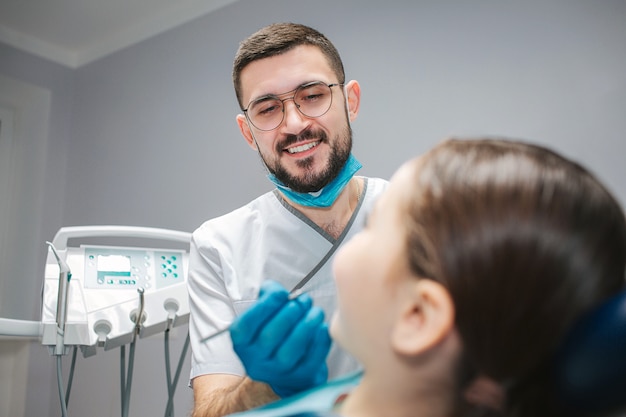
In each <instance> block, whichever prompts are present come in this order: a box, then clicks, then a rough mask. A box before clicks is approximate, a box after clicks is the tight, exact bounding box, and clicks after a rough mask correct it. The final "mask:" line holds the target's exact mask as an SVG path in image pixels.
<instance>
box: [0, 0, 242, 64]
mask: <svg viewBox="0 0 626 417" xmlns="http://www.w3.org/2000/svg"><path fill="white" fill-rule="evenodd" d="M235 1H237V0H0V42H4V43H6V44H9V45H11V46H13V47H15V48H18V49H20V50H23V51H26V52H30V53H32V54H35V55H38V56H40V57H43V58H47V59H50V60H52V61H55V62H57V63H60V64H63V65H65V66H68V67H70V68H77V67H80V66H81V65H84V64H87V63H89V62H91V61H94V60H96V59H98V58H101V57H103V56H105V55H108V54H110V53H112V52H115V51H117V50H119V49H122V48H124V47H127V46H130V45H132V44H134V43H136V42H139V41H142V40H144V39H147V38H150V37H152V36H154V35H156V34H158V33H161V32H163V31H166V30H168V29H171V28H174V27H176V26H178V25H181V24H183V23H186V22H188V21H190V20H192V19H194V18H196V17H200V16H202V15H205V14H206V13H209V12H211V11H214V10H216V9H219V8H220V7H222V6H225V5H227V4H230V3H234V2H235Z"/></svg>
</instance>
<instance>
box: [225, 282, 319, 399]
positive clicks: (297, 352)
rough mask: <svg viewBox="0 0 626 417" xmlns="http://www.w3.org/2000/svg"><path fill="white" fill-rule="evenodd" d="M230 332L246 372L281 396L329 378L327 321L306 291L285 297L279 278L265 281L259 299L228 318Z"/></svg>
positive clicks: (313, 385)
mask: <svg viewBox="0 0 626 417" xmlns="http://www.w3.org/2000/svg"><path fill="white" fill-rule="evenodd" d="M230 337H231V339H232V341H233V347H234V349H235V352H236V353H237V355H239V358H240V359H241V361H242V362H243V365H244V367H245V368H246V372H247V373H248V376H249V377H250V378H252V379H254V380H256V381H262V382H265V383H267V384H269V385H270V386H271V387H272V389H273V390H274V392H275V393H276V394H278V395H279V396H280V397H288V396H290V395H293V394H296V393H298V392H300V391H304V390H306V389H309V388H313V387H316V386H318V385H320V384H323V383H324V382H326V380H327V379H328V367H327V366H326V355H328V351H329V350H330V344H331V340H330V335H329V334H328V325H327V324H326V323H324V312H323V311H322V309H320V308H319V307H316V306H313V300H312V299H311V297H310V296H309V295H307V294H302V295H300V296H299V297H297V298H296V299H294V300H289V293H288V292H287V290H285V288H283V287H282V286H281V285H280V284H278V283H276V282H274V281H265V282H264V283H263V284H262V285H261V290H260V292H259V299H258V301H257V302H256V303H255V304H254V305H253V306H252V307H250V309H248V310H247V311H246V312H245V313H243V314H242V315H241V316H239V317H238V318H237V319H236V320H235V321H234V322H233V323H232V324H231V326H230Z"/></svg>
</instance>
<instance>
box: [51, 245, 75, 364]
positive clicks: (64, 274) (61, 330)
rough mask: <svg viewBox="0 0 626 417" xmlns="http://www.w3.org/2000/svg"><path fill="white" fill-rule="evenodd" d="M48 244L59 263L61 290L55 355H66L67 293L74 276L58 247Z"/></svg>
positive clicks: (58, 297)
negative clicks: (57, 249) (58, 251)
mask: <svg viewBox="0 0 626 417" xmlns="http://www.w3.org/2000/svg"><path fill="white" fill-rule="evenodd" d="M46 244H47V245H48V246H49V247H50V249H51V250H52V253H53V254H54V257H55V258H56V260H57V263H58V264H59V292H58V295H57V316H56V321H57V343H56V347H55V349H54V354H55V355H64V354H65V346H64V341H63V339H64V336H65V322H66V320H67V294H68V291H69V284H70V279H71V278H72V272H71V271H70V267H69V266H68V265H67V263H66V262H65V261H64V260H63V259H61V257H60V256H59V254H58V253H57V251H56V248H55V247H54V245H53V244H52V243H51V242H46Z"/></svg>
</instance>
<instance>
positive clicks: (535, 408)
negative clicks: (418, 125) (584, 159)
mask: <svg viewBox="0 0 626 417" xmlns="http://www.w3.org/2000/svg"><path fill="white" fill-rule="evenodd" d="M417 166H418V169H417V170H416V175H417V178H416V180H417V181H416V188H415V192H414V195H413V197H412V198H411V199H410V203H409V204H410V206H409V217H410V221H409V223H408V224H407V229H408V231H409V232H408V247H409V248H410V264H411V268H412V269H413V271H414V272H415V273H416V274H417V275H419V276H423V277H427V278H430V279H433V280H436V281H438V282H441V283H442V284H443V285H445V286H446V287H447V289H448V291H449V292H450V294H451V296H452V299H453V301H454V304H455V309H456V317H455V320H456V327H457V329H458V331H459V334H460V336H461V339H462V341H463V346H464V358H465V360H464V362H465V363H464V365H465V366H466V367H468V369H470V370H471V375H481V376H486V377H488V378H490V379H491V380H493V381H495V382H496V383H497V384H498V385H499V386H500V387H501V389H502V390H503V392H504V398H505V400H504V404H503V405H502V409H501V411H502V414H503V415H509V416H533V417H537V416H542V415H551V416H554V415H558V412H557V411H556V410H555V409H553V408H552V404H551V402H552V398H553V395H552V390H551V388H550V375H549V366H548V365H549V361H550V357H551V355H552V354H553V352H554V351H555V349H556V348H557V347H558V345H559V343H560V341H561V339H562V337H563V335H564V333H565V332H566V331H567V330H568V328H569V327H570V326H571V324H572V322H573V321H574V320H575V319H576V318H577V317H579V316H580V315H581V314H582V313H583V312H585V311H587V310H588V309H590V308H591V307H593V306H595V305H597V304H598V303H599V302H601V301H602V300H604V299H606V298H607V297H609V296H610V295H612V294H615V293H616V292H618V291H620V290H621V289H622V288H623V287H624V276H625V275H624V272H625V271H624V269H625V266H626V222H625V220H624V214H623V211H622V209H621V208H620V206H619V204H618V203H617V202H616V200H615V199H614V198H613V196H612V195H611V194H610V193H609V192H608V191H607V190H606V189H605V188H604V187H603V186H602V184H601V183H600V182H599V181H598V180H597V179H596V178H595V177H594V176H593V175H592V174H591V173H590V172H588V171H587V170H586V169H584V168H583V167H581V166H580V165H578V164H577V163H575V162H572V161H570V160H568V159H566V158H564V157H562V156H560V155H558V154H557V153H555V152H553V151H551V150H548V149H546V148H543V147H540V146H535V145H531V144H527V143H524V142H519V141H509V140H498V139H477V140H448V141H445V142H443V143H442V144H440V145H439V146H437V147H435V148H434V149H433V150H432V151H431V152H429V153H428V154H426V156H425V157H424V158H422V159H421V160H420V162H419V164H418V165H417ZM464 382H467V381H464Z"/></svg>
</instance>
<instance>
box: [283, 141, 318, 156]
mask: <svg viewBox="0 0 626 417" xmlns="http://www.w3.org/2000/svg"><path fill="white" fill-rule="evenodd" d="M318 144H319V142H311V143H307V144H306V145H300V146H294V147H293V148H288V149H287V152H289V153H298V152H304V151H308V150H309V149H311V148H314V147H316V146H317V145H318Z"/></svg>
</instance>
